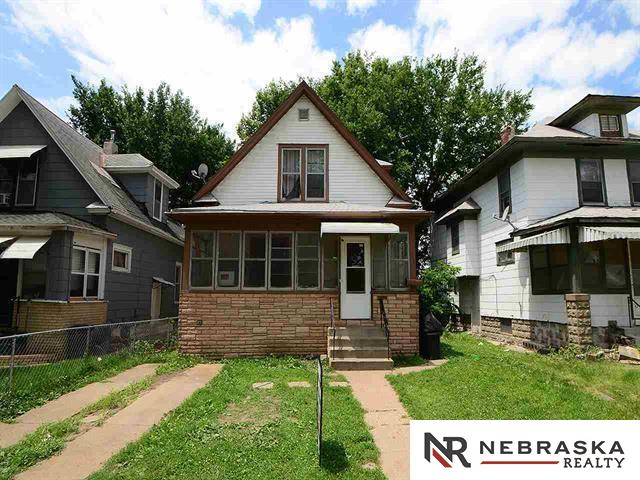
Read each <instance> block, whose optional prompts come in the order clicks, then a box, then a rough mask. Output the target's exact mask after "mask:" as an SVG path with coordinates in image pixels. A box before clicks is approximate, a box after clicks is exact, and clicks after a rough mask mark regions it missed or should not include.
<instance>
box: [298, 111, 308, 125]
mask: <svg viewBox="0 0 640 480" xmlns="http://www.w3.org/2000/svg"><path fill="white" fill-rule="evenodd" d="M298 120H300V121H303V122H304V121H307V120H309V109H308V108H299V109H298Z"/></svg>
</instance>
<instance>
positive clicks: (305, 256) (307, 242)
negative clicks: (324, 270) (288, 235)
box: [296, 232, 320, 289]
mask: <svg viewBox="0 0 640 480" xmlns="http://www.w3.org/2000/svg"><path fill="white" fill-rule="evenodd" d="M296 267H297V276H296V286H297V287H298V288H301V289H313V288H318V287H319V285H320V235H319V234H318V233H311V232H298V234H297V235H296Z"/></svg>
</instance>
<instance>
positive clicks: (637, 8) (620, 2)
mask: <svg viewBox="0 0 640 480" xmlns="http://www.w3.org/2000/svg"><path fill="white" fill-rule="evenodd" d="M610 6H611V8H612V9H613V10H614V11H615V10H616V9H622V11H623V12H624V13H625V15H627V18H628V19H629V21H630V22H631V23H632V24H633V25H640V4H638V0H613V1H612V2H611V5H610Z"/></svg>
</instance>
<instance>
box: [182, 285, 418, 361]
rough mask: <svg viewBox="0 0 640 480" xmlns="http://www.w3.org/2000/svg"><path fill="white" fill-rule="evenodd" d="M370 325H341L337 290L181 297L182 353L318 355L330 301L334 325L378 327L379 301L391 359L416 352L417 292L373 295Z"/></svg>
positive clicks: (323, 341)
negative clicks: (386, 321) (384, 315)
mask: <svg viewBox="0 0 640 480" xmlns="http://www.w3.org/2000/svg"><path fill="white" fill-rule="evenodd" d="M372 296H373V309H372V311H373V317H372V320H370V321H353V320H349V321H341V320H340V318H339V317H340V300H339V294H338V292H304V293H302V292H291V293H289V292H283V293H273V292H237V293H236V292H233V293H229V292H189V291H183V292H182V295H181V297H180V320H179V326H178V335H179V348H180V351H181V352H182V353H186V354H193V355H204V356H209V357H214V358H222V357H227V358H228V357H262V356H266V355H283V354H288V355H323V354H326V353H327V327H329V326H330V324H331V319H330V306H329V305H330V300H333V304H334V312H335V318H336V322H337V325H338V326H344V325H346V324H348V325H350V326H351V325H360V324H367V325H372V324H379V309H378V303H379V298H380V297H383V298H384V301H385V307H386V311H387V317H388V319H389V330H390V344H391V350H392V353H393V355H412V354H415V353H417V352H418V294H417V293H414V292H397V293H396V292H393V293H374V294H373V295H372Z"/></svg>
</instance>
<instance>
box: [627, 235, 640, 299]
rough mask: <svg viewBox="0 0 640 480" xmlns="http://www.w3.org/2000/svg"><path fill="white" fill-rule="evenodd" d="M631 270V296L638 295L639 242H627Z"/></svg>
mask: <svg viewBox="0 0 640 480" xmlns="http://www.w3.org/2000/svg"><path fill="white" fill-rule="evenodd" d="M629 250H630V254H631V268H632V273H633V295H634V296H635V297H637V296H639V295H640V242H635V241H634V242H629Z"/></svg>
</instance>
